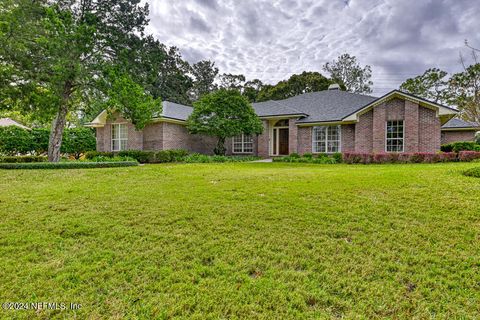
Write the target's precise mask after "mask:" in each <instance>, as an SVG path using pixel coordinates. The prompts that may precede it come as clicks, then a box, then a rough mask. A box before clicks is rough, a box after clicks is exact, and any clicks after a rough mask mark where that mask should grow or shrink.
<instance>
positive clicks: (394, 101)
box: [87, 85, 480, 158]
mask: <svg viewBox="0 0 480 320" xmlns="http://www.w3.org/2000/svg"><path fill="white" fill-rule="evenodd" d="M253 108H254V110H255V112H256V113H257V115H258V116H259V117H260V119H261V120H262V122H263V127H264V131H263V133H262V134H260V135H258V136H255V137H251V136H246V135H241V136H238V137H234V138H233V139H230V140H227V143H226V147H227V153H228V154H238V155H247V154H250V155H258V156H260V157H265V158H266V157H272V156H280V155H287V154H290V153H294V152H295V153H299V154H304V153H324V152H326V153H333V152H367V153H384V152H437V151H439V150H440V144H441V143H447V142H452V141H454V140H473V138H474V134H475V132H476V131H478V130H480V126H479V125H475V124H473V123H467V122H464V121H461V120H459V119H452V118H453V117H454V116H455V115H456V114H457V113H458V111H457V110H455V109H452V108H449V107H446V106H443V105H440V104H437V103H434V102H431V101H427V100H424V99H422V98H419V97H415V96H412V95H410V94H406V93H403V92H400V91H397V90H394V91H391V92H390V93H388V94H386V95H384V96H382V97H380V98H377V97H372V96H367V95H361V94H354V93H349V92H345V91H340V90H338V86H335V85H333V86H331V88H329V90H324V91H320V92H313V93H306V94H302V95H299V96H295V97H292V98H289V99H285V100H281V101H266V102H260V103H254V104H253ZM191 112H192V108H191V107H188V106H184V105H179V104H176V103H171V102H164V103H163V110H162V114H161V115H158V116H156V117H155V118H154V119H153V120H152V122H151V123H150V124H149V125H147V126H146V127H145V128H144V129H143V130H141V131H136V130H135V128H134V126H133V125H132V124H131V123H130V122H129V121H126V120H125V119H123V118H122V117H121V116H119V115H113V116H108V115H107V112H106V111H104V112H102V113H101V114H100V115H98V116H97V117H96V118H95V120H93V121H92V122H91V123H89V124H87V125H88V126H90V127H94V128H96V130H97V150H98V151H119V150H130V149H136V150H167V149H177V148H181V149H187V150H189V151H191V152H199V153H205V154H210V153H212V152H213V149H214V147H215V144H216V139H215V138H212V137H207V136H202V135H193V134H189V133H188V130H187V128H186V119H187V118H188V116H189V115H190V113H191Z"/></svg>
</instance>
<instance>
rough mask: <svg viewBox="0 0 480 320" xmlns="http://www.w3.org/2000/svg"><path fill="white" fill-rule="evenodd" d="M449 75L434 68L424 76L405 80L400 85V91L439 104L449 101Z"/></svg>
mask: <svg viewBox="0 0 480 320" xmlns="http://www.w3.org/2000/svg"><path fill="white" fill-rule="evenodd" d="M447 75H448V73H447V72H445V71H443V70H440V69H437V68H432V69H428V70H427V71H425V72H424V73H423V74H422V75H420V76H416V77H415V78H410V79H407V80H405V82H403V83H402V84H401V85H400V90H402V91H405V92H408V93H411V94H413V95H416V96H419V97H422V98H425V99H427V100H431V101H434V102H437V103H445V102H446V101H447V100H448V95H449V94H448V78H447Z"/></svg>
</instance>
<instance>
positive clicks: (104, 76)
mask: <svg viewBox="0 0 480 320" xmlns="http://www.w3.org/2000/svg"><path fill="white" fill-rule="evenodd" d="M9 5H10V6H9ZM1 12H2V13H1V19H2V20H1V21H2V24H1V25H2V29H1V34H0V38H1V40H3V41H2V42H3V44H2V48H1V49H0V57H1V61H0V65H2V73H4V74H5V75H6V76H7V79H8V80H7V82H6V83H4V86H2V88H1V89H0V90H1V91H2V93H1V94H0V97H2V100H1V101H0V103H1V106H2V108H12V107H19V108H22V109H24V110H28V111H29V112H34V113H35V114H37V115H38V116H39V117H44V118H45V119H53V121H52V126H51V132H50V141H49V148H48V157H49V160H50V161H58V160H59V157H60V149H61V144H62V137H63V130H64V128H65V124H66V119H67V116H68V114H69V113H72V112H77V111H78V110H79V109H80V108H81V106H84V107H85V106H88V105H89V103H90V100H91V99H92V98H95V99H99V100H109V99H112V98H113V99H114V100H115V101H116V103H117V105H116V106H117V107H118V106H120V104H122V103H123V102H125V99H118V96H119V95H125V94H127V93H126V91H131V92H134V95H135V96H137V97H138V95H150V93H148V92H146V91H144V90H141V91H142V92H139V89H140V88H142V89H143V86H142V84H145V83H146V82H147V81H148V80H149V79H148V77H147V75H148V74H146V73H144V74H142V73H138V74H136V75H135V77H133V76H127V75H126V74H128V72H129V71H131V70H134V68H132V67H131V66H132V65H134V63H131V60H129V63H128V64H126V63H124V62H125V61H126V60H127V59H126V56H128V55H131V54H132V52H133V51H137V52H139V51H138V50H136V49H139V48H141V47H142V46H140V45H138V44H139V43H141V41H140V39H141V36H142V35H143V31H144V27H145V26H146V24H147V23H148V19H147V16H148V6H147V5H140V0H134V1H131V0H102V1H100V0H97V1H94V0H92V1H81V0H60V1H56V2H54V3H53V4H51V3H50V2H48V1H28V0H19V1H15V3H14V4H13V2H9V3H7V6H6V9H5V10H2V11H1ZM125 53H129V54H128V55H127V54H125ZM139 56H140V57H141V55H139ZM112 68H115V69H116V70H121V74H122V77H121V80H120V81H117V82H115V83H113V82H112V81H111V80H112V78H111V77H110V73H111V69H112ZM142 76H145V77H143V78H142V79H141V77H142ZM126 79H128V80H126ZM135 81H137V82H138V83H139V86H135V85H134V84H133V83H134V82H135ZM142 82H144V83H142ZM135 83H136V82H135ZM122 85H127V86H126V87H123V86H122ZM116 90H118V92H117V91H116ZM137 102H141V103H140V104H136V103H129V104H123V105H121V107H122V109H123V110H124V111H125V110H128V111H129V112H127V113H126V117H127V119H129V120H131V121H132V122H133V123H134V124H135V125H138V127H142V126H143V125H144V123H145V119H144V118H147V117H149V114H148V112H150V113H151V112H153V111H154V110H155V109H158V108H159V107H160V106H161V103H160V102H159V101H157V100H155V99H153V98H151V99H149V98H141V99H137ZM148 103H150V104H151V105H150V106H148V107H147V106H146V104H148ZM138 107H140V109H141V110H142V112H139V111H138V110H137V108H138ZM150 116H151V114H150Z"/></svg>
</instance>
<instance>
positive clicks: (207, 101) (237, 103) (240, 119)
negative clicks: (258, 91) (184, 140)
mask: <svg viewBox="0 0 480 320" xmlns="http://www.w3.org/2000/svg"><path fill="white" fill-rule="evenodd" d="M187 122H188V130H189V132H190V133H193V134H205V135H208V136H213V137H216V138H217V139H218V142H217V146H216V147H215V150H214V152H215V154H218V155H224V154H225V151H226V149H225V140H226V139H227V138H230V137H234V136H237V135H240V134H242V133H243V134H249V135H250V134H260V133H262V131H263V126H262V122H261V121H260V119H259V118H258V116H257V115H256V113H255V111H254V110H253V107H252V105H251V104H250V103H249V102H248V100H247V99H246V98H245V97H244V96H242V95H241V94H240V92H239V91H238V90H227V89H220V90H218V91H215V92H213V93H210V94H206V95H204V96H203V97H202V98H200V100H198V101H197V102H195V103H194V104H193V112H192V114H191V115H190V117H189V118H188V121H187Z"/></svg>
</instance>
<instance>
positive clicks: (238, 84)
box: [219, 73, 245, 91]
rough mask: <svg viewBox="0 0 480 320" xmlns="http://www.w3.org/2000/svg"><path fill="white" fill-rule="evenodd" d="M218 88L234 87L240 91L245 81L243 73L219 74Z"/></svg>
mask: <svg viewBox="0 0 480 320" xmlns="http://www.w3.org/2000/svg"><path fill="white" fill-rule="evenodd" d="M219 78H220V88H223V89H235V90H238V91H241V90H242V88H243V84H244V83H245V76H244V75H243V74H231V73H224V74H222V75H220V77H219Z"/></svg>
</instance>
